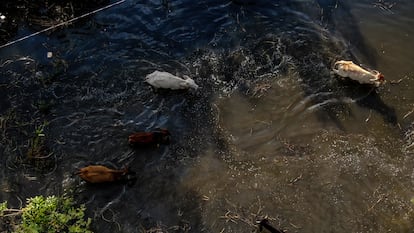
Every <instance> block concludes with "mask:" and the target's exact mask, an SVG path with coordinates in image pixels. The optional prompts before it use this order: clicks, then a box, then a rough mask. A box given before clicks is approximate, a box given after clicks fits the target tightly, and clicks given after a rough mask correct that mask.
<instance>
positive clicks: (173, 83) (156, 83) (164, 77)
mask: <svg viewBox="0 0 414 233" xmlns="http://www.w3.org/2000/svg"><path fill="white" fill-rule="evenodd" d="M145 82H147V83H149V84H150V85H151V86H153V87H155V88H157V89H158V88H164V89H172V90H179V89H189V88H193V89H195V90H197V89H198V85H197V84H196V83H195V82H194V80H192V79H191V78H190V77H188V76H187V75H184V76H183V78H180V77H177V76H175V75H173V74H170V73H168V72H162V71H154V72H152V73H151V74H148V75H147V76H146V77H145Z"/></svg>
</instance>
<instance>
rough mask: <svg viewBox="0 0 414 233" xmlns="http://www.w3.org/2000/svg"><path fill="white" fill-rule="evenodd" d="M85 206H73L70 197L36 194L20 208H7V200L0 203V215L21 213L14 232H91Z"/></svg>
mask: <svg viewBox="0 0 414 233" xmlns="http://www.w3.org/2000/svg"><path fill="white" fill-rule="evenodd" d="M84 211H85V206H83V205H82V206H80V207H78V208H76V207H74V203H73V201H72V199H71V198H67V197H55V196H49V197H46V198H45V197H43V196H37V197H34V198H29V199H28V200H27V206H26V207H24V208H22V209H21V210H18V211H16V210H10V209H7V202H4V203H1V204H0V217H1V218H3V217H7V216H11V214H7V213H10V212H14V213H13V214H12V215H21V221H20V222H19V223H16V226H15V228H14V229H15V233H55V232H69V233H81V232H82V233H92V231H91V230H89V225H90V223H91V219H90V218H88V219H87V220H85V214H84Z"/></svg>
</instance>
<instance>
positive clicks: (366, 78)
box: [333, 60, 385, 87]
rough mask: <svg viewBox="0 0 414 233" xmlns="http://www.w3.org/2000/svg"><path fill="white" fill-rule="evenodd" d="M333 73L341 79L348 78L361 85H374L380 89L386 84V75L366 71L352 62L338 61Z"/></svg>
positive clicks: (374, 71)
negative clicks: (380, 86)
mask: <svg viewBox="0 0 414 233" xmlns="http://www.w3.org/2000/svg"><path fill="white" fill-rule="evenodd" d="M333 72H334V73H335V74H337V75H339V76H341V77H348V78H350V79H352V80H355V81H358V82H359V83H361V84H372V85H375V86H376V87H378V86H379V85H381V84H383V83H385V78H384V75H382V74H381V73H380V72H378V71H376V70H366V69H364V68H362V67H360V66H358V65H356V64H354V63H353V62H352V61H343V60H341V61H337V62H335V65H334V67H333Z"/></svg>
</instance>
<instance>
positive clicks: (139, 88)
mask: <svg viewBox="0 0 414 233" xmlns="http://www.w3.org/2000/svg"><path fill="white" fill-rule="evenodd" d="M235 2H236V1H235ZM246 2H249V1H237V3H233V2H230V1H214V0H210V1H187V0H180V1H159V0H158V1H155V0H147V1H132V0H131V1H129V0H128V1H126V2H125V3H123V4H121V5H118V6H116V7H113V8H111V9H108V10H105V11H103V12H100V13H97V14H95V15H93V16H92V17H89V18H87V19H83V20H80V21H78V22H76V23H74V24H73V25H70V26H66V27H64V28H60V29H57V30H54V31H52V32H48V33H45V34H41V35H38V36H36V37H32V38H30V39H27V40H25V41H23V42H20V43H17V44H14V45H12V46H8V47H6V48H2V49H0V129H1V132H0V140H1V144H0V161H1V170H0V190H1V192H0V201H4V200H7V201H9V203H10V204H11V205H12V206H14V207H18V206H19V205H20V200H25V199H26V198H27V197H31V196H34V195H53V194H55V195H58V194H62V193H64V192H65V191H68V190H71V191H70V192H71V193H72V194H73V195H74V196H75V198H76V200H77V201H78V202H79V203H85V204H86V206H87V209H88V215H89V216H90V217H92V218H93V220H94V221H93V228H94V230H95V231H96V232H99V233H105V232H108V233H109V232H254V231H255V227H254V222H255V220H256V219H260V218H263V217H267V218H268V219H269V220H270V222H271V223H272V224H273V225H274V226H276V227H277V228H279V229H283V230H285V232H319V233H322V232H413V229H414V208H413V207H414V204H413V203H411V201H410V200H411V198H413V197H414V186H413V184H414V182H413V181H414V172H413V167H414V157H413V155H414V153H413V152H414V145H413V143H414V133H413V131H414V130H413V128H414V124H413V122H414V113H412V114H410V112H411V111H412V110H413V108H414V104H413V100H414V92H413V89H412V86H413V85H414V74H413V71H412V69H413V67H414V53H413V52H412V51H413V47H414V44H413V39H412V38H413V37H414V27H413V26H412V25H413V23H414V17H413V16H412V15H413V12H414V1H411V0H399V1H398V0H397V1H395V3H396V4H395V5H394V6H393V7H392V8H389V9H387V8H386V5H384V4H385V3H388V1H379V2H378V1H374V0H364V1H340V0H338V1H335V0H308V1H307V0H297V1H251V3H246ZM34 31H35V28H34V27H32V26H30V25H26V24H23V23H21V24H20V25H19V27H18V30H17V34H16V35H14V36H13V38H10V40H12V39H17V38H20V37H22V36H24V35H27V34H29V33H32V32H34ZM47 52H52V53H53V57H52V58H47V57H46V54H47ZM340 59H351V60H354V61H355V62H356V63H360V64H364V65H366V66H368V67H371V68H373V69H377V70H379V71H381V72H382V73H383V74H384V75H385V77H386V79H387V81H388V82H387V84H386V85H384V86H382V87H380V88H378V89H377V90H372V88H370V87H364V86H360V85H357V84H355V83H352V82H346V81H341V80H339V79H337V78H336V77H335V76H333V75H332V74H331V73H330V70H331V66H332V64H333V63H334V62H335V61H336V60H340ZM154 70H162V71H168V72H171V73H173V74H180V75H189V76H190V77H193V79H194V80H195V81H196V83H198V84H199V86H200V89H199V90H197V91H189V92H172V91H161V92H158V93H154V92H153V91H152V90H151V88H150V87H149V86H148V85H147V84H146V83H144V82H143V80H144V77H145V75H146V74H148V73H150V72H152V71H154ZM42 125H45V127H44V130H43V132H44V134H45V137H44V139H45V142H46V147H45V148H46V149H44V150H45V151H47V153H45V154H47V155H49V156H48V157H47V158H44V159H34V160H33V159H32V160H28V159H27V151H28V150H29V148H30V140H31V139H32V138H33V135H34V132H35V129H36V128H39V127H41V126H42ZM156 127H165V128H168V129H169V130H170V131H171V133H172V142H171V144H170V145H162V146H160V147H154V148H144V149H133V148H130V147H129V146H128V144H127V138H128V135H129V134H130V133H132V132H135V131H139V130H151V129H154V128H156ZM89 164H104V165H107V166H111V167H118V168H120V167H122V166H124V165H128V166H129V167H130V168H131V170H133V171H135V172H136V173H137V181H136V183H135V184H134V185H132V186H128V185H123V184H116V185H100V186H91V185H87V184H86V183H84V182H82V181H80V180H79V178H77V177H75V176H74V175H73V172H74V171H75V170H76V169H77V168H79V167H82V166H86V165H89Z"/></svg>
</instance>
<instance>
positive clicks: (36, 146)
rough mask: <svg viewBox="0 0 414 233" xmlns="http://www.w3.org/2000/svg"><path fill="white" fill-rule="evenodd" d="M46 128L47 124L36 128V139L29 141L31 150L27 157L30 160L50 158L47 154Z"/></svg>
mask: <svg viewBox="0 0 414 233" xmlns="http://www.w3.org/2000/svg"><path fill="white" fill-rule="evenodd" d="M46 126H47V122H44V123H43V124H41V125H40V126H37V127H36V128H35V132H34V137H33V138H31V139H30V141H29V150H28V152H27V156H28V157H29V158H37V159H42V158H48V157H49V156H50V155H47V154H46V145H45V138H46V134H45V133H44V130H45V127H46Z"/></svg>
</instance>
